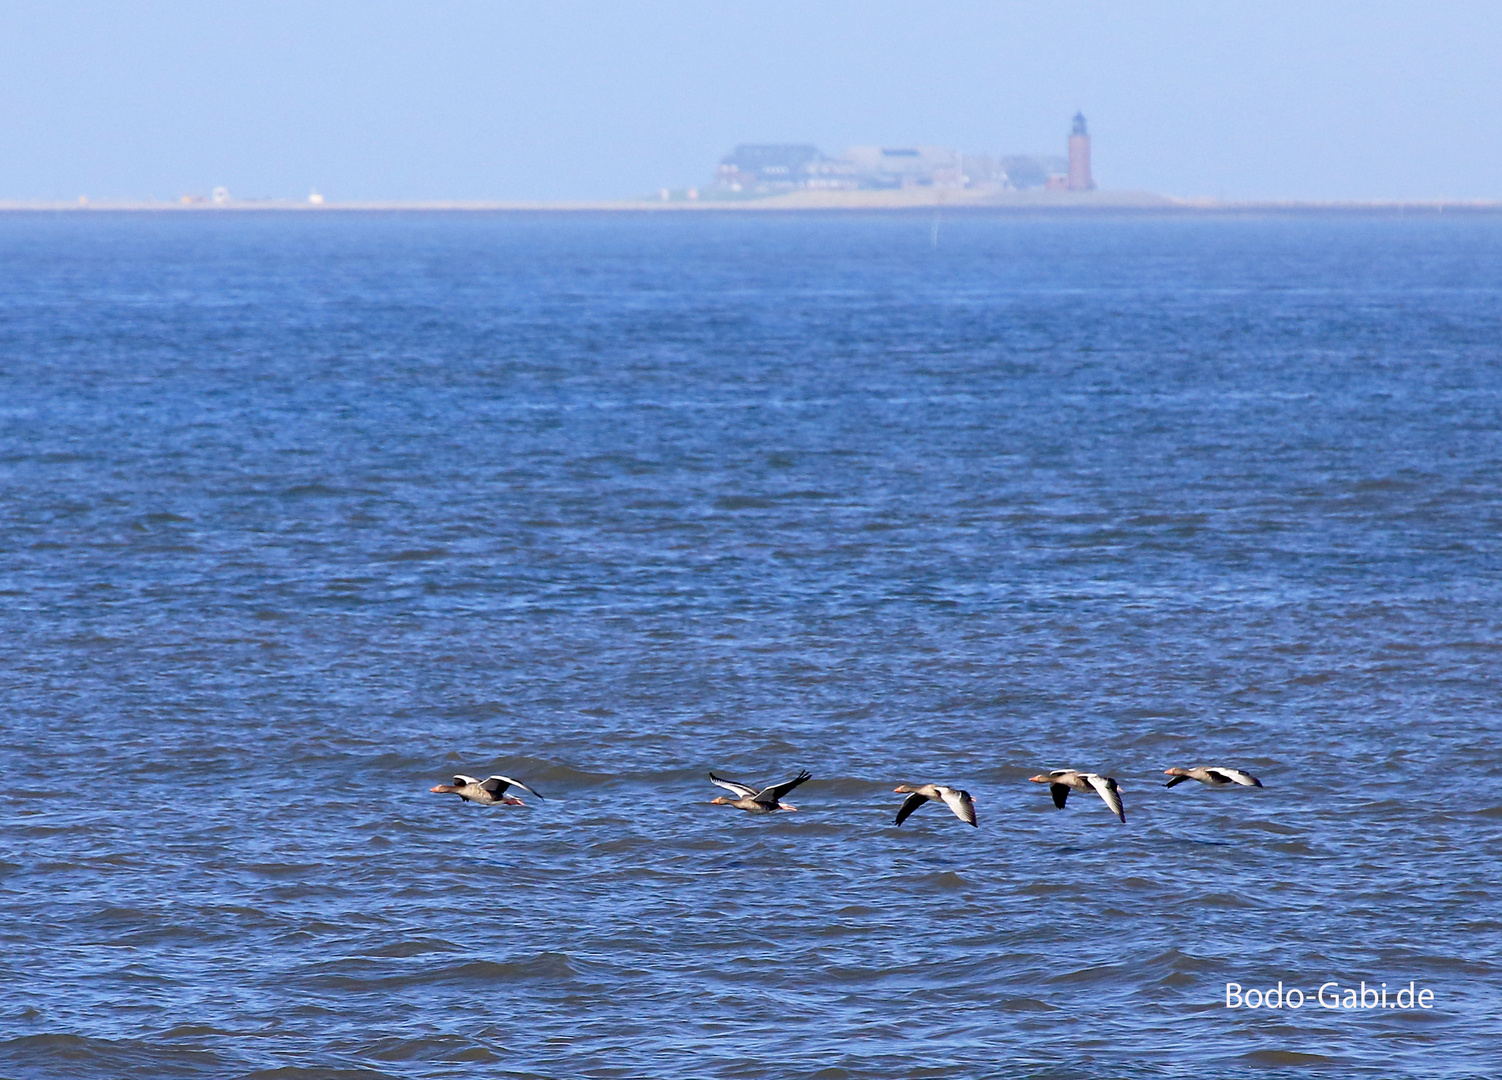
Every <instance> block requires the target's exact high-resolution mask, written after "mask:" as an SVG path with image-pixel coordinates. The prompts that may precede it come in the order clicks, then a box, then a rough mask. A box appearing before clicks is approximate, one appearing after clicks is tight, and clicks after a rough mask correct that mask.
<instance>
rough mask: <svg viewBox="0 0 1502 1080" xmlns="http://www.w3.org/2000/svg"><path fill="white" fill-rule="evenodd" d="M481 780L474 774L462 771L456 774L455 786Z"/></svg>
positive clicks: (476, 782) (463, 785) (464, 785)
mask: <svg viewBox="0 0 1502 1080" xmlns="http://www.w3.org/2000/svg"><path fill="white" fill-rule="evenodd" d="M479 782H480V781H478V780H476V779H475V778H474V777H473V776H465V775H464V774H463V773H462V772H461V773H455V774H454V783H453V786H454V787H468V786H469V785H470V784H478V783H479Z"/></svg>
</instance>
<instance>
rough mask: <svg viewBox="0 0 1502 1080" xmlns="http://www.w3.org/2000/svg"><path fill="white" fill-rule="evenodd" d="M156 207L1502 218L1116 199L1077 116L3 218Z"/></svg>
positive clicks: (1400, 205)
mask: <svg viewBox="0 0 1502 1080" xmlns="http://www.w3.org/2000/svg"><path fill="white" fill-rule="evenodd" d="M58 210H84V211H119V210H131V211H138V210H153V211H185V212H188V213H221V212H225V211H257V210H260V211H266V210H277V211H289V210H290V211H303V212H314V213H328V212H339V211H364V212H371V211H391V212H413V211H439V212H466V211H481V212H483V211H490V212H502V211H510V212H581V211H635V212H642V211H651V212H664V211H666V212H673V211H713V212H726V211H809V210H883V211H887V210H933V211H942V210H975V211H988V210H989V211H995V212H1006V211H1017V212H1041V211H1061V212H1070V213H1074V212H1090V211H1114V212H1131V211H1150V212H1151V211H1155V212H1168V213H1173V212H1183V213H1319V212H1361V213H1444V212H1446V211H1450V212H1460V213H1464V212H1479V213H1497V212H1502V201H1499V200H1494V199H1469V200H1455V199H1432V200H1414V199H1409V200H1399V199H1392V200H1381V199H1378V200H1360V201H1357V200H1352V201H1320V200H1300V199H1282V200H1224V199H1207V198H1189V199H1186V198H1176V197H1174V196H1171V195H1159V194H1156V193H1154V192H1150V191H1109V190H1101V189H1099V188H1098V187H1097V186H1096V183H1095V178H1094V175H1093V174H1092V171H1091V163H1090V134H1089V131H1088V130H1087V129H1086V125H1085V117H1084V115H1083V114H1080V113H1076V114H1075V117H1074V122H1073V126H1072V127H1071V129H1070V132H1069V136H1068V142H1067V152H1066V153H1065V154H1063V155H1059V156H1050V155H1047V154H1011V155H1001V156H997V157H990V156H986V155H971V154H963V153H961V152H960V151H958V150H950V149H947V148H944V147H939V146H894V147H884V146H852V147H850V148H849V149H847V150H846V151H845V152H844V153H843V154H842V155H840V156H839V157H830V156H828V155H826V154H824V153H823V152H822V151H820V150H819V148H818V147H816V146H814V145H812V144H809V143H743V144H741V145H740V146H737V147H736V148H735V149H734V150H732V151H731V152H730V153H729V154H727V155H725V157H723V158H721V159H720V163H719V166H718V167H717V168H716V170H715V172H714V175H713V176H712V178H711V179H710V182H709V183H707V184H706V185H704V187H702V188H693V187H690V188H677V189H670V188H660V189H659V190H658V191H657V193H656V194H655V195H652V196H643V197H640V198H635V199H611V200H589V201H569V202H563V201H556V202H550V201H540V200H527V201H522V200H510V201H500V200H478V199H467V200H459V199H456V200H429V201H379V202H378V201H369V200H364V201H351V202H338V201H335V200H332V199H327V198H325V197H324V196H323V195H321V194H319V193H318V192H317V191H313V192H310V193H309V195H308V197H307V198H306V199H265V198H263V199H237V198H233V197H231V195H230V193H229V191H228V189H226V188H223V187H219V188H215V189H214V190H213V192H212V193H211V194H209V195H207V196H204V195H183V196H181V197H179V198H178V199H175V200H173V201H172V202H161V201H140V200H135V201H127V200H97V201H94V200H90V199H88V198H86V197H83V196H80V197H79V198H78V200H77V201H76V202H16V201H3V200H0V212H4V211H58Z"/></svg>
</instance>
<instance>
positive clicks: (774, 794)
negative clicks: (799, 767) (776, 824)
mask: <svg viewBox="0 0 1502 1080" xmlns="http://www.w3.org/2000/svg"><path fill="white" fill-rule="evenodd" d="M812 779H813V777H812V776H811V775H809V773H808V772H807V770H803V771H800V772H799V773H798V775H797V776H795V777H793V778H792V779H791V780H784V781H783V782H782V783H780V784H773V785H772V786H771V787H765V788H762V789H761V790H760V791H758V790H757V789H756V788H754V787H751V786H750V785H748V784H739V783H736V782H735V781H734V780H722V779H721V778H720V777H718V776H716V775H715V774H714V773H710V774H709V782H710V783H711V784H715V785H717V786H719V787H722V788H724V789H725V790H726V791H729V792H731V793H732V794H734V795H735V796H736V797H735V798H733V799H727V798H726V797H725V796H723V795H721V796H720V797H719V798H717V799H712V800H710V805H711V806H714V805H721V806H734V807H735V808H736V809H738V810H745V811H747V812H748V813H752V814H770V813H772V812H773V811H776V810H796V809H798V808H797V807H796V806H789V805H788V804H787V803H785V802H782V801H781V800H782V797H783V796H784V795H786V794H787V793H788V792H790V791H792V790H793V789H794V788H795V787H797V786H798V785H799V784H801V783H803V782H804V781H805V780H812Z"/></svg>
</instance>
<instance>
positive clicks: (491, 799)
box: [428, 773, 547, 806]
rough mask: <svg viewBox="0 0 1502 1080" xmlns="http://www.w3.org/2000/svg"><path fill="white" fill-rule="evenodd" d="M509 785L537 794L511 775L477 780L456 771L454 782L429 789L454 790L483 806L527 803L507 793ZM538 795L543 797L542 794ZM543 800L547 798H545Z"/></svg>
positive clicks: (462, 796)
mask: <svg viewBox="0 0 1502 1080" xmlns="http://www.w3.org/2000/svg"><path fill="white" fill-rule="evenodd" d="M508 787H519V788H521V789H522V790H523V791H531V792H532V794H533V795H537V792H535V791H532V789H531V788H529V787H528V786H527V785H526V784H524V783H522V782H521V781H520V780H513V779H511V777H509V776H487V777H486V778H485V779H484V780H476V779H475V778H474V777H473V776H465V775H464V774H463V773H455V774H454V782H453V783H452V784H438V785H437V786H436V787H431V788H429V789H428V790H429V791H437V792H441V793H443V794H448V793H449V792H452V793H453V794H455V795H457V796H459V798H461V799H463V800H464V801H465V802H473V803H479V804H480V805H481V806H503V805H504V806H525V805H527V804H526V803H524V802H522V801H521V800H520V799H518V798H517V797H516V796H515V795H507V794H506V789H507V788H508ZM537 797H538V798H539V799H542V796H541V795H537ZM543 801H544V802H546V801H547V800H546V799H543Z"/></svg>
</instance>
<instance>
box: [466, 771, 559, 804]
mask: <svg viewBox="0 0 1502 1080" xmlns="http://www.w3.org/2000/svg"><path fill="white" fill-rule="evenodd" d="M480 786H481V787H482V788H484V789H485V790H486V791H488V792H490V793H491V794H492V795H500V794H501V792H503V791H505V790H506V789H507V788H508V787H519V788H521V789H522V790H523V791H527V792H531V793H532V794H533V795H537V797H538V798H539V799H542V796H541V795H538V794H537V792H535V791H532V789H531V788H529V787H528V786H527V785H526V784H524V783H522V782H521V781H520V780H513V779H511V777H509V776H501V775H500V774H499V773H496V774H494V775H492V776H488V777H486V778H485V781H484V783H482V784H481V785H480ZM543 802H547V800H546V799H543Z"/></svg>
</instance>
